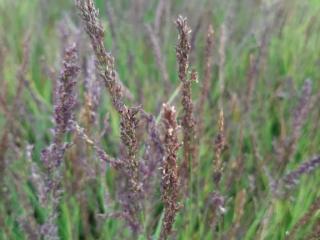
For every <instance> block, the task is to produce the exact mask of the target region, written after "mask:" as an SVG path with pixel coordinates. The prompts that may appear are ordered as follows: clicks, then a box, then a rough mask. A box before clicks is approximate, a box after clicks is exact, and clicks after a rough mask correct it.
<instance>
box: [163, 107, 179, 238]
mask: <svg viewBox="0 0 320 240" xmlns="http://www.w3.org/2000/svg"><path fill="white" fill-rule="evenodd" d="M163 110H164V111H163V116H162V122H163V125H164V129H165V136H164V151H165V157H164V159H163V163H162V168H161V169H162V181H161V182H162V183H161V195H162V201H163V204H164V218H163V222H162V230H161V239H166V238H167V236H168V235H170V233H171V232H172V225H173V223H174V218H175V216H176V214H177V211H178V210H179V204H178V195H179V176H178V166H177V152H178V149H179V147H180V144H179V140H178V133H177V130H178V124H177V120H176V110H175V108H174V107H170V106H169V105H165V104H164V105H163Z"/></svg>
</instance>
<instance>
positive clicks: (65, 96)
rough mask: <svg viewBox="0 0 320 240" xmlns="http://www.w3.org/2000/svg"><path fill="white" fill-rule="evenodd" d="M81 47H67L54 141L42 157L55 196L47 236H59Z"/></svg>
mask: <svg viewBox="0 0 320 240" xmlns="http://www.w3.org/2000/svg"><path fill="white" fill-rule="evenodd" d="M77 58H78V55H77V49H76V45H75V44H73V45H71V46H70V47H68V48H67V49H65V51H64V56H63V66H62V69H61V73H60V78H59V82H58V84H59V86H58V88H57V92H56V93H55V94H56V103H55V109H54V120H55V126H54V136H53V142H52V144H51V145H50V146H49V147H47V148H46V149H44V150H43V151H42V153H41V158H42V161H43V162H44V165H45V167H46V169H47V171H48V179H47V186H46V188H47V189H46V192H47V198H48V199H49V198H50V199H51V200H52V212H51V213H50V216H49V217H48V219H47V221H46V222H45V223H44V224H43V226H42V227H41V234H42V235H43V236H46V239H59V237H58V229H57V226H56V224H55V222H56V219H57V217H58V213H57V210H58V209H57V208H58V205H59V201H60V197H61V193H62V189H61V184H62V182H61V181H62V168H61V164H62V161H63V155H64V152H65V149H66V147H67V145H66V144H65V143H64V142H63V141H64V136H65V134H66V133H67V131H68V130H69V122H70V121H71V120H72V119H73V109H74V106H75V92H74V88H75V84H76V77H77V74H78V71H79V67H78V63H77Z"/></svg>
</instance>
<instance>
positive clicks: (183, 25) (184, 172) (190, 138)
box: [176, 16, 195, 182]
mask: <svg viewBox="0 0 320 240" xmlns="http://www.w3.org/2000/svg"><path fill="white" fill-rule="evenodd" d="M176 25H177V29H178V32H179V38H178V43H177V47H176V55H177V61H178V66H179V79H180V81H181V84H182V89H181V97H182V105H183V113H184V115H183V117H182V123H181V125H182V129H183V162H182V166H181V177H182V178H183V181H185V182H187V181H188V178H189V174H190V167H191V166H190V165H191V161H192V159H193V157H194V133H195V131H194V127H195V122H194V118H193V103H192V92H191V84H192V81H193V80H194V76H195V75H192V77H191V78H190V79H189V78H188V71H189V55H190V50H191V46H190V33H191V29H190V28H189V26H188V23H187V19H186V18H184V17H182V16H179V17H178V19H177V20H176Z"/></svg>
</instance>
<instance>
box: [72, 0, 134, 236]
mask: <svg viewBox="0 0 320 240" xmlns="http://www.w3.org/2000/svg"><path fill="white" fill-rule="evenodd" d="M76 4H77V7H78V8H79V10H80V11H81V16H82V19H83V22H84V24H85V29H86V32H87V34H88V36H89V37H90V40H91V45H92V47H93V50H94V53H95V56H96V58H97V67H98V69H99V72H100V75H101V77H102V79H103V80H104V84H105V86H106V88H107V90H108V92H109V95H110V97H111V99H112V104H113V106H114V108H115V109H116V110H117V112H118V113H119V115H120V127H121V128H120V132H121V142H122V145H123V146H124V147H125V151H126V156H125V159H122V161H124V163H125V165H124V169H123V170H124V174H125V176H126V182H127V185H128V188H129V192H128V193H127V195H128V196H127V197H126V198H127V199H130V201H127V203H125V204H126V205H128V206H126V207H125V208H127V209H128V211H129V214H130V215H131V218H132V219H133V221H131V222H135V223H138V222H139V221H138V213H137V211H138V209H139V206H138V205H139V203H138V202H139V201H138V199H137V198H138V193H139V192H140V184H139V162H138V160H137V157H136V154H137V147H138V146H137V137H136V128H137V125H138V118H137V113H138V112H139V108H135V107H132V108H129V107H127V106H126V105H125V103H124V101H123V90H124V89H123V88H124V87H123V85H122V84H121V83H120V81H119V80H117V77H116V70H115V66H114V58H113V56H112V55H111V54H110V53H108V52H107V51H106V49H105V46H104V43H103V41H104V30H103V27H102V25H101V22H100V20H99V18H98V15H99V14H98V11H97V10H96V8H95V6H94V3H93V1H92V0H76ZM130 225H132V224H130ZM136 225H137V224H135V225H134V226H133V225H132V230H133V231H134V232H137V231H138V229H137V227H136Z"/></svg>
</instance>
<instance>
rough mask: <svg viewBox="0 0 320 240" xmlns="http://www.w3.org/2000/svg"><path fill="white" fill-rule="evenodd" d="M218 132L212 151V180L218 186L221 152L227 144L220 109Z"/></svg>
mask: <svg viewBox="0 0 320 240" xmlns="http://www.w3.org/2000/svg"><path fill="white" fill-rule="evenodd" d="M218 128H219V130H218V134H217V136H216V138H215V140H214V151H215V159H214V160H215V161H214V163H213V166H214V171H213V172H214V176H213V178H214V182H215V184H216V185H217V186H218V184H219V183H220V180H221V177H222V170H223V163H222V158H221V157H222V153H223V151H224V150H225V148H226V146H227V144H226V139H225V135H224V116H223V111H222V110H220V115H219V121H218Z"/></svg>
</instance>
